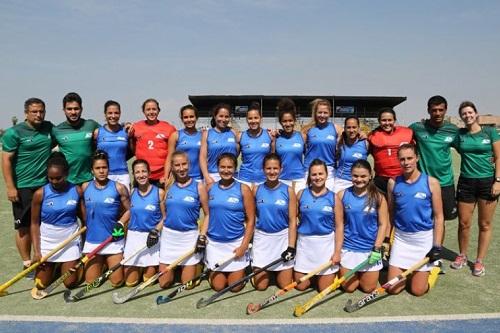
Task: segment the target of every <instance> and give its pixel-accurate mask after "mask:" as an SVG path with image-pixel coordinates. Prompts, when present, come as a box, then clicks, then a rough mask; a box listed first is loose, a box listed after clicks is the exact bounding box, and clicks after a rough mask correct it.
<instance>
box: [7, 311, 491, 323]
mask: <svg viewBox="0 0 500 333" xmlns="http://www.w3.org/2000/svg"><path fill="white" fill-rule="evenodd" d="M475 319H477V320H479V319H500V313H467V314H451V315H421V316H395V317H363V318H311V319H307V318H300V319H298V318H297V319H210V321H209V322H207V319H179V318H163V319H160V318H128V317H127V318H120V317H62V316H37V317H36V319H34V318H33V316H16V315H0V323H1V322H2V321H3V322H7V321H10V322H12V321H14V322H64V323H102V324H139V325H166V324H167V325H168V324H170V325H203V326H207V325H209V326H217V325H219V326H228V325H245V326H251V325H291V324H293V325H313V324H320V325H321V324H325V325H326V324H363V323H379V322H416V321H448V320H453V321H455V320H475Z"/></svg>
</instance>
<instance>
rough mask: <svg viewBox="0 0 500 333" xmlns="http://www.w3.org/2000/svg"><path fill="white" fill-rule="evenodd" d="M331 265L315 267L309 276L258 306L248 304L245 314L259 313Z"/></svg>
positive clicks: (330, 263) (328, 263)
mask: <svg viewBox="0 0 500 333" xmlns="http://www.w3.org/2000/svg"><path fill="white" fill-rule="evenodd" d="M331 265H332V262H331V261H328V262H326V263H324V264H322V265H321V266H319V267H317V268H316V269H315V270H313V271H312V272H310V273H309V274H307V275H304V276H303V277H301V278H300V279H298V280H296V281H293V282H291V283H289V284H288V285H286V286H285V287H283V288H282V289H280V290H278V291H276V292H275V293H274V295H272V296H271V297H269V298H267V299H266V300H265V301H264V302H262V303H258V304H255V303H248V305H247V314H254V313H256V312H257V311H260V310H262V309H263V308H264V307H266V306H268V305H269V304H271V303H273V302H275V301H276V300H277V299H278V297H280V296H282V295H284V294H286V293H287V292H289V291H290V290H293V289H294V288H295V287H296V286H297V285H298V284H300V283H302V282H304V281H307V280H309V279H310V278H312V277H313V276H315V275H316V274H318V273H319V272H321V271H323V270H325V269H327V268H328V267H330V266H331Z"/></svg>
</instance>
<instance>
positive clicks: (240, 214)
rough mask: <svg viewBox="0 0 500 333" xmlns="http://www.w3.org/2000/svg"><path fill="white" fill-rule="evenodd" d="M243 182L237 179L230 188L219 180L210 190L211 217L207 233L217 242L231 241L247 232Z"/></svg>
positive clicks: (209, 206) (209, 205)
mask: <svg viewBox="0 0 500 333" xmlns="http://www.w3.org/2000/svg"><path fill="white" fill-rule="evenodd" d="M241 186H242V185H241V183H239V182H237V181H235V182H234V183H233V184H232V185H231V187H229V188H225V189H223V188H221V187H220V185H219V182H216V183H215V184H213V185H212V187H211V188H210V190H209V191H208V208H209V211H210V217H209V222H208V232H207V235H208V236H209V237H210V238H212V239H214V240H215V241H217V242H231V241H234V240H237V239H238V238H240V237H242V236H243V235H244V234H245V207H244V205H243V193H242V192H241Z"/></svg>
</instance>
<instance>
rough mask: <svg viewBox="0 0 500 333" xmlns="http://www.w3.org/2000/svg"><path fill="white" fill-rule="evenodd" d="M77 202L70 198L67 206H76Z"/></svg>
mask: <svg viewBox="0 0 500 333" xmlns="http://www.w3.org/2000/svg"><path fill="white" fill-rule="evenodd" d="M77 203H78V201H76V200H74V199H69V200H68V201H66V206H76V204H77Z"/></svg>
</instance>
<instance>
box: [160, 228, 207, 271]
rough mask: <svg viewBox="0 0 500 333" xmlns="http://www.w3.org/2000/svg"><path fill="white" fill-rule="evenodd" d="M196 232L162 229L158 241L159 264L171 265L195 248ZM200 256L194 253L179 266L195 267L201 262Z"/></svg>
mask: <svg viewBox="0 0 500 333" xmlns="http://www.w3.org/2000/svg"><path fill="white" fill-rule="evenodd" d="M197 238H198V230H189V231H178V230H174V229H170V228H167V227H163V230H162V231H161V240H160V263H162V264H171V263H173V262H174V261H176V260H177V259H178V258H180V257H181V256H182V255H184V254H185V253H186V252H188V251H189V250H192V249H193V248H194V247H195V246H196V239H197ZM201 257H202V256H201V254H199V253H196V254H194V255H192V256H190V257H189V258H188V259H186V260H184V261H183V262H181V263H180V265H185V266H190V265H196V264H197V263H199V262H200V261H201Z"/></svg>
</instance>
